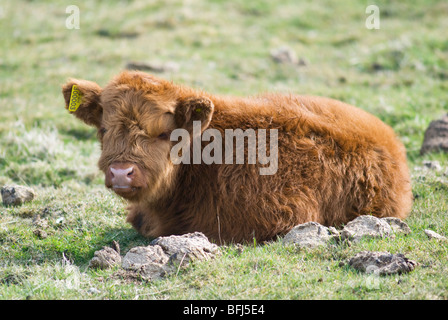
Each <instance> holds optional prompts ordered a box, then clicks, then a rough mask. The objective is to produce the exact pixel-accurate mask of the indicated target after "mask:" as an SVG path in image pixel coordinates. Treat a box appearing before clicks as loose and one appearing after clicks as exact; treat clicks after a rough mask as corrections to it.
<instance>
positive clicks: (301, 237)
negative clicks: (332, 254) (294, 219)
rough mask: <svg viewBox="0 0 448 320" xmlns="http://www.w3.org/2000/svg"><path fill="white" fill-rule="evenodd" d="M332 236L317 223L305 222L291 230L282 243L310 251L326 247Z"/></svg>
mask: <svg viewBox="0 0 448 320" xmlns="http://www.w3.org/2000/svg"><path fill="white" fill-rule="evenodd" d="M333 232H334V230H333ZM333 236H334V235H333V234H332V232H331V231H330V230H329V229H328V228H327V227H324V226H323V225H321V224H319V223H317V222H307V223H304V224H300V225H297V226H295V227H294V228H292V229H291V231H289V232H288V233H287V234H286V235H285V237H284V238H283V243H284V244H292V245H295V246H297V247H299V248H311V249H312V248H316V247H319V246H322V245H326V244H327V243H328V241H330V239H332V238H333Z"/></svg>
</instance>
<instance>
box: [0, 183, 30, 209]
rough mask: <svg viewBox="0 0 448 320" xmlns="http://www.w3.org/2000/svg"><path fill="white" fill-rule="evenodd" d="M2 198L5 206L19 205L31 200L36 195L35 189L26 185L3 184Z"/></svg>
mask: <svg viewBox="0 0 448 320" xmlns="http://www.w3.org/2000/svg"><path fill="white" fill-rule="evenodd" d="M1 194H2V200H3V204H4V205H5V206H17V205H21V204H23V203H25V202H28V201H31V200H33V199H34V197H35V195H36V194H35V193H34V190H33V189H31V188H29V187H25V186H18V185H14V186H3V187H2V189H1Z"/></svg>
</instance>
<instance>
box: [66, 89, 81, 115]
mask: <svg viewBox="0 0 448 320" xmlns="http://www.w3.org/2000/svg"><path fill="white" fill-rule="evenodd" d="M81 97H82V96H81V91H79V89H78V87H77V86H76V84H74V85H73V87H72V94H71V95H70V103H69V105H68V111H70V112H75V111H76V110H78V108H79V106H80V105H81Z"/></svg>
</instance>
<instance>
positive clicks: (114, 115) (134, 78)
mask: <svg viewBox="0 0 448 320" xmlns="http://www.w3.org/2000/svg"><path fill="white" fill-rule="evenodd" d="M75 84H76V85H77V87H78V89H79V91H80V92H81V95H82V99H81V105H80V106H79V108H78V109H77V110H76V111H74V112H72V113H74V115H75V116H76V117H78V118H79V119H81V120H82V121H84V122H85V123H87V124H89V125H92V126H94V127H96V128H97V129H98V139H99V140H100V141H101V148H102V154H101V157H100V159H99V163H98V165H99V168H100V169H101V170H102V171H103V172H104V173H105V177H106V179H105V180H106V186H107V187H108V188H111V189H113V190H114V191H115V192H116V193H117V194H118V195H120V196H122V197H123V198H125V199H127V200H128V201H129V203H130V205H129V208H128V209H129V215H128V217H127V221H128V222H130V223H131V224H132V225H133V226H134V227H135V229H137V230H138V232H140V233H141V234H142V235H144V236H147V237H158V236H164V235H172V234H182V233H187V232H193V231H201V232H203V233H204V234H205V235H206V236H208V237H209V238H211V239H213V240H214V241H216V242H218V243H223V242H242V241H251V240H252V239H253V238H256V239H257V241H263V240H269V239H273V238H275V237H276V236H277V235H282V234H284V233H286V232H287V231H289V230H290V229H291V228H292V227H294V226H295V225H298V224H301V223H304V222H308V221H316V222H319V223H321V224H323V225H326V226H330V225H340V224H344V223H347V222H348V221H350V220H352V219H354V218H356V217H357V216H359V215H368V214H371V215H375V216H378V217H388V216H392V217H398V218H405V217H406V216H407V214H408V213H409V211H410V208H411V204H412V195H411V185H410V179H409V173H408V168H407V165H406V153H405V149H404V147H403V145H402V144H401V143H400V142H399V141H398V139H397V138H396V136H395V134H394V132H393V130H392V129H391V128H390V127H389V126H387V125H386V124H384V123H383V122H381V121H380V120H379V119H378V118H376V117H374V116H372V115H370V114H368V113H367V112H365V111H363V110H360V109H358V108H356V107H353V106H351V105H348V104H345V103H342V102H339V101H335V100H331V99H327V98H320V97H309V96H297V95H279V94H265V95H261V96H257V97H253V98H236V97H226V96H215V95H211V94H208V93H205V92H201V91H196V90H193V89H191V88H188V87H184V86H179V85H175V84H173V83H171V82H169V81H166V80H162V79H158V78H155V77H153V76H150V75H148V74H145V73H141V72H123V73H121V74H120V75H118V76H117V77H115V78H114V79H113V80H112V81H111V82H110V83H109V84H108V85H107V86H106V87H104V88H101V87H100V86H98V85H97V84H96V83H93V82H90V81H86V80H76V79H71V80H69V81H68V82H67V83H66V84H65V85H64V86H63V90H62V91H63V95H64V98H65V102H66V108H68V105H69V101H70V94H71V89H72V86H73V85H75ZM193 120H200V121H201V125H202V127H201V129H202V131H203V130H205V129H208V128H214V129H216V130H218V131H219V132H220V133H221V134H222V137H224V136H225V129H237V128H240V129H242V130H243V131H244V130H246V129H249V128H252V129H276V130H278V131H277V132H278V168H277V171H276V172H275V174H271V175H261V174H260V172H259V168H260V167H263V165H261V164H259V163H256V164H250V163H248V161H247V160H246V161H245V162H244V163H242V164H225V163H223V164H217V163H212V164H205V163H204V162H201V163H199V164H193V163H192V164H183V163H181V164H178V165H175V164H173V162H172V161H171V158H170V150H171V149H172V147H173V146H174V145H175V144H176V143H177V142H176V141H170V134H171V132H172V131H173V130H174V129H176V128H184V129H187V130H188V132H192V127H193ZM269 132H270V131H269V130H267V136H268V138H269ZM223 143H224V142H223ZM269 143H270V141H269V139H267V142H266V144H267V145H268V146H269ZM202 144H203V145H202V148H204V146H206V143H205V142H202ZM223 150H224V146H223ZM268 150H269V148H268ZM246 155H247V152H246ZM223 162H224V161H223ZM264 167H266V166H265V165H264Z"/></svg>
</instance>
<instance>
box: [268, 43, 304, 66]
mask: <svg viewBox="0 0 448 320" xmlns="http://www.w3.org/2000/svg"><path fill="white" fill-rule="evenodd" d="M271 58H272V59H273V60H274V61H275V62H277V63H290V64H298V62H299V60H298V59H297V55H296V53H295V52H294V51H293V50H292V49H291V48H289V47H286V46H284V47H280V48H276V49H273V50H271Z"/></svg>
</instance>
